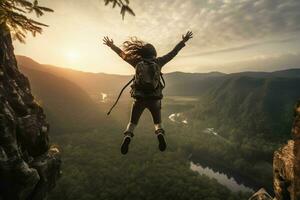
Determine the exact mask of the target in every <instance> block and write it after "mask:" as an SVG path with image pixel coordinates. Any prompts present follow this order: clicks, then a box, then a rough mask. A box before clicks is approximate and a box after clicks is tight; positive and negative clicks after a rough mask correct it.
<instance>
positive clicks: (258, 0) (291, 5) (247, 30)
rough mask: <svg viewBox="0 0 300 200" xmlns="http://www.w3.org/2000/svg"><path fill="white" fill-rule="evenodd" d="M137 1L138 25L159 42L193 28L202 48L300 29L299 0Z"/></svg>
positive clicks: (287, 35)
mask: <svg viewBox="0 0 300 200" xmlns="http://www.w3.org/2000/svg"><path fill="white" fill-rule="evenodd" d="M139 2H141V1H139ZM133 4H134V6H133V7H136V8H137V17H136V22H137V25H138V27H140V28H141V29H145V30H146V32H147V33H146V35H147V36H148V37H146V38H149V39H153V40H154V41H156V42H157V43H158V42H160V43H165V42H161V41H163V40H166V38H170V39H172V40H175V41H176V39H177V40H178V37H179V36H180V34H181V33H183V32H184V31H186V30H187V29H192V30H193V31H194V32H195V38H194V40H193V42H192V44H193V45H194V46H196V47H197V48H198V49H201V50H212V49H215V50H216V49H219V48H227V47H234V46H238V45H241V43H258V42H260V41H265V40H270V39H272V38H273V39H276V38H282V37H284V38H288V37H290V36H291V35H296V34H297V32H298V31H299V30H300V23H299V21H300V12H299V10H300V1H299V0H284V1H282V0H251V1H245V0H207V1H204V0H202V1H199V0H186V1H182V0H165V1H163V3H161V1H159V0H153V1H151V2H149V1H143V3H137V1H133ZM142 32H143V31H142ZM175 41H174V42H175ZM174 42H168V44H167V45H168V46H171V44H174Z"/></svg>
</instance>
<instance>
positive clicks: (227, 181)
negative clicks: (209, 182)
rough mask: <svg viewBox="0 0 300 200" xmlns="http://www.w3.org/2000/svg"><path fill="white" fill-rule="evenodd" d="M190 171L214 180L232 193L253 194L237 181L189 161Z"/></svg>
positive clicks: (251, 190) (250, 189)
mask: <svg viewBox="0 0 300 200" xmlns="http://www.w3.org/2000/svg"><path fill="white" fill-rule="evenodd" d="M190 169H191V170H192V171H195V172H198V173H199V174H201V175H206V176H208V177H209V178H214V179H216V180H217V181H218V182H219V183H220V184H221V185H224V186H226V187H227V188H228V189H229V190H231V191H232V192H239V191H241V192H251V193H253V192H254V190H253V189H252V188H249V187H246V186H245V185H244V184H242V183H240V184H239V183H237V181H236V180H235V179H234V178H233V177H230V176H228V175H226V174H224V173H222V172H218V171H214V170H213V169H211V168H210V167H203V166H201V165H200V164H195V163H194V162H192V161H191V162H190Z"/></svg>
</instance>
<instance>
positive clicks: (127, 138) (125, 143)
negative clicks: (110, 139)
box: [121, 132, 133, 155]
mask: <svg viewBox="0 0 300 200" xmlns="http://www.w3.org/2000/svg"><path fill="white" fill-rule="evenodd" d="M124 135H125V136H124V139H123V142H122V145H121V153H122V154H124V155H125V154H127V152H128V148H129V144H130V141H131V138H132V137H133V133H129V132H125V133H124Z"/></svg>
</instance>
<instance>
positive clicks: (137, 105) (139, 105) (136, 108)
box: [121, 100, 145, 154]
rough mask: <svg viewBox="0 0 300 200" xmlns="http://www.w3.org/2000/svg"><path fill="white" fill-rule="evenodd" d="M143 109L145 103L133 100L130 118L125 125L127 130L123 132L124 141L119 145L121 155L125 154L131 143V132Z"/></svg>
mask: <svg viewBox="0 0 300 200" xmlns="http://www.w3.org/2000/svg"><path fill="white" fill-rule="evenodd" d="M144 109H145V103H144V102H143V101H141V100H135V101H134V102H133V104H132V108H131V116H130V122H129V123H128V125H127V128H126V130H125V132H124V135H125V136H124V140H123V142H122V145H121V153H122V154H127V152H128V148H129V144H130V141H131V138H132V137H133V131H134V129H135V127H136V125H137V124H138V122H139V119H140V117H141V115H142V113H143V111H144Z"/></svg>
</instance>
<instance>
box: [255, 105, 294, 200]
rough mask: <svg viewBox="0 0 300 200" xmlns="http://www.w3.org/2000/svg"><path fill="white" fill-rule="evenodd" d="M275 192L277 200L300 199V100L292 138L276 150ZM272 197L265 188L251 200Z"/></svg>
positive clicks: (274, 159)
mask: <svg viewBox="0 0 300 200" xmlns="http://www.w3.org/2000/svg"><path fill="white" fill-rule="evenodd" d="M273 175H274V181H273V186H274V193H275V198H274V199H276V200H300V101H299V102H298V103H297V104H296V106H295V120H294V123H293V127H292V140H289V141H288V142H287V144H286V145H284V146H283V147H281V148H280V149H278V150H277V151H275V152H274V158H273ZM268 199H272V198H271V197H270V195H269V194H267V192H266V191H265V190H264V189H261V190H259V191H258V192H257V193H255V194H254V195H253V196H252V197H251V198H250V199H249V200H268Z"/></svg>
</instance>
